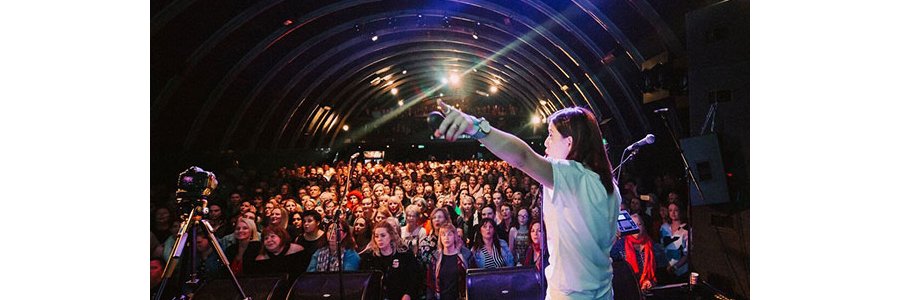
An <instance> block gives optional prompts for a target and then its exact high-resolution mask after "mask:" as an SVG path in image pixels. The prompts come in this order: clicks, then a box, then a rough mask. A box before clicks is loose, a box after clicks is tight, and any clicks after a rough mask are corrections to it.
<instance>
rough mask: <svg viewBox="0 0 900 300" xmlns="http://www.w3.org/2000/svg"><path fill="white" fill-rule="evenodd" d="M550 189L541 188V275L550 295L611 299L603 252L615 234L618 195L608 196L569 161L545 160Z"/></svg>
mask: <svg viewBox="0 0 900 300" xmlns="http://www.w3.org/2000/svg"><path fill="white" fill-rule="evenodd" d="M549 160H550V164H551V165H552V167H553V189H549V188H547V187H544V199H547V200H549V201H547V202H546V203H544V218H545V221H546V223H547V253H549V255H550V264H549V265H548V266H547V269H546V275H547V282H548V285H549V287H548V288H549V291H548V299H549V296H550V295H551V294H554V295H559V294H567V295H569V294H571V295H570V296H571V298H585V297H582V296H584V295H592V296H588V297H586V298H592V299H612V298H613V294H612V274H613V272H612V261H611V260H610V258H609V251H610V248H612V245H613V242H614V240H615V235H616V218H617V216H618V213H619V204H620V203H621V202H622V197H621V196H620V195H619V190H618V188H617V187H614V188H613V189H614V190H613V193H611V194H610V193H608V192H607V191H606V188H605V187H604V186H603V183H601V182H600V175H598V174H597V173H596V172H594V171H591V170H590V169H587V168H585V167H584V166H583V165H582V164H581V163H579V162H577V161H572V160H556V159H549Z"/></svg>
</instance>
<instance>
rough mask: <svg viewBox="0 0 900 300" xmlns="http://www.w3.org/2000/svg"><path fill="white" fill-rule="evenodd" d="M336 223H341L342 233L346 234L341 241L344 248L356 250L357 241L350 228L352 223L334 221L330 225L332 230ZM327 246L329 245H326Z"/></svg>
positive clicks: (329, 227)
mask: <svg viewBox="0 0 900 300" xmlns="http://www.w3.org/2000/svg"><path fill="white" fill-rule="evenodd" d="M335 225H340V226H341V233H343V234H344V238H343V239H342V240H341V241H339V244H340V246H341V247H342V248H344V249H353V250H356V242H355V241H354V240H353V231H351V230H350V225H348V224H347V222H344V221H340V222H332V223H331V225H328V230H331V227H332V226H335ZM326 247H328V246H327V245H326Z"/></svg>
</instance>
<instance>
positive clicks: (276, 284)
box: [191, 274, 288, 300]
mask: <svg viewBox="0 0 900 300" xmlns="http://www.w3.org/2000/svg"><path fill="white" fill-rule="evenodd" d="M287 278H288V277H287V274H284V275H281V276H241V277H238V282H240V283H241V288H243V289H244V293H246V294H247V297H250V298H252V299H254V300H257V299H259V300H262V299H284V296H283V295H284V291H279V290H283V289H282V288H281V287H282V286H283V285H284V284H285V282H286V281H287ZM191 299H194V300H206V299H209V300H221V299H235V300H241V299H243V298H241V293H239V292H238V290H237V288H235V287H234V282H232V281H231V279H229V278H221V279H213V280H210V281H209V282H207V283H206V284H204V285H203V286H202V287H200V289H198V290H197V293H195V294H194V297H193V298H191Z"/></svg>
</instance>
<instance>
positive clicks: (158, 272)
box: [150, 260, 164, 287]
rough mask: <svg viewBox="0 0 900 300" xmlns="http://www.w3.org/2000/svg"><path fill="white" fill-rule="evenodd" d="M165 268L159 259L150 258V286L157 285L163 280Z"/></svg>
mask: <svg viewBox="0 0 900 300" xmlns="http://www.w3.org/2000/svg"><path fill="white" fill-rule="evenodd" d="M163 268H164V267H163V265H162V263H160V262H159V260H150V287H155V286H157V285H159V283H160V282H162V276H163V271H164V269H163Z"/></svg>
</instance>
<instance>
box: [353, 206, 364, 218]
mask: <svg viewBox="0 0 900 300" xmlns="http://www.w3.org/2000/svg"><path fill="white" fill-rule="evenodd" d="M364 212H365V208H363V207H362V206H357V207H356V209H354V210H353V219H354V220H356V219H361V218H362V217H363V213H364Z"/></svg>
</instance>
